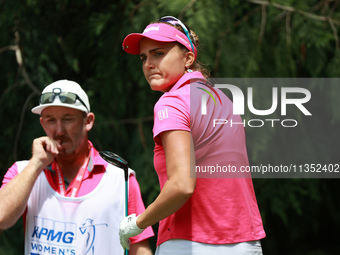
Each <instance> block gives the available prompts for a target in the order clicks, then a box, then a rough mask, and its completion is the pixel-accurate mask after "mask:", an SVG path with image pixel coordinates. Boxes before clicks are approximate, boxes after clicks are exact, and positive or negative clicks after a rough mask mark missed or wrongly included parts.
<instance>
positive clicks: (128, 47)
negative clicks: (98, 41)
mask: <svg viewBox="0 0 340 255" xmlns="http://www.w3.org/2000/svg"><path fill="white" fill-rule="evenodd" d="M144 37H146V38H149V39H151V40H155V41H159V42H179V43H180V44H182V45H184V46H185V47H186V48H187V49H188V50H189V51H192V52H194V53H195V58H197V50H196V47H195V45H193V47H194V49H193V50H192V48H191V44H190V42H189V39H188V37H187V36H186V35H185V34H183V33H182V32H181V31H179V30H178V29H177V28H175V27H173V26H171V25H168V24H165V23H153V24H150V25H148V26H147V27H146V28H145V29H144V31H143V33H132V34H129V35H127V36H126V37H125V39H124V41H123V45H122V46H123V50H125V51H126V52H127V53H129V54H134V55H138V54H139V53H140V48H139V43H140V40H141V39H142V38H144Z"/></svg>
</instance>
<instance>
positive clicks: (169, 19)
mask: <svg viewBox="0 0 340 255" xmlns="http://www.w3.org/2000/svg"><path fill="white" fill-rule="evenodd" d="M158 21H161V22H166V23H169V24H172V25H180V26H181V27H182V28H183V30H184V33H185V35H186V36H187V37H188V39H189V42H190V45H191V50H192V52H194V45H193V44H192V41H191V39H190V35H189V30H190V29H189V28H188V27H187V26H186V25H184V24H183V22H182V21H180V20H179V19H177V18H175V17H173V16H164V17H162V18H160V19H159V20H158ZM194 53H195V52H194Z"/></svg>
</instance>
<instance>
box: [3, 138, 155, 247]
mask: <svg viewBox="0 0 340 255" xmlns="http://www.w3.org/2000/svg"><path fill="white" fill-rule="evenodd" d="M89 145H90V147H91V150H90V155H91V157H90V161H89V164H88V167H87V171H85V174H84V176H83V181H82V183H81V186H80V188H79V192H78V195H77V197H81V196H84V195H86V194H88V193H90V192H91V191H92V190H94V188H96V187H97V185H98V184H99V182H100V180H101V178H102V177H103V174H104V173H105V171H106V167H107V165H108V163H107V162H106V161H105V160H104V159H103V158H102V157H101V156H100V155H99V152H98V151H97V150H96V149H95V148H94V147H93V145H92V143H91V142H90V141H89ZM52 165H53V164H52ZM122 171H123V170H122ZM44 174H45V175H46V178H47V180H48V182H49V184H50V185H51V187H52V188H53V189H54V190H55V191H57V192H58V189H57V177H56V175H55V174H52V172H51V171H50V170H47V169H44ZM16 175H18V169H17V164H16V163H14V164H13V165H12V166H11V167H10V168H9V169H8V171H7V173H6V174H5V177H4V179H3V182H2V186H1V188H3V187H4V186H5V185H6V184H7V183H8V182H9V181H11V180H12V179H13V178H14V177H15V176H16ZM73 184H74V181H72V182H71V183H70V185H69V187H68V188H67V190H66V196H68V195H69V194H70V193H71V191H72V186H73ZM110 197H112V194H108V199H109V198H110ZM128 199H129V202H128V213H129V215H130V214H132V213H136V214H137V215H139V214H141V213H142V212H144V211H145V206H144V203H143V200H142V197H141V192H140V188H139V184H138V182H137V179H136V177H135V176H134V175H130V177H129V198H128ZM23 216H24V219H25V215H23ZM122 218H123V216H122ZM152 236H154V233H153V230H152V228H151V227H149V228H147V229H145V230H144V231H143V232H142V233H141V234H140V235H138V236H135V237H131V238H130V240H131V243H137V242H140V241H142V240H145V239H147V238H149V237H152Z"/></svg>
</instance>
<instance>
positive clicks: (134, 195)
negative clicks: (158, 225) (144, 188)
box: [128, 175, 154, 244]
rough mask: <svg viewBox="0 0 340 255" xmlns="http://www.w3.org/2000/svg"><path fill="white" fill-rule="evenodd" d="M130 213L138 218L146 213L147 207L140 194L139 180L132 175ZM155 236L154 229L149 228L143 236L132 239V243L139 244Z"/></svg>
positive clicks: (130, 181)
mask: <svg viewBox="0 0 340 255" xmlns="http://www.w3.org/2000/svg"><path fill="white" fill-rule="evenodd" d="M128 206H129V208H128V213H129V215H130V214H133V213H135V214H136V215H137V216H138V215H139V214H141V213H142V212H144V211H145V206H144V203H143V200H142V195H141V192H140V188H139V185H138V182H137V179H136V177H135V176H134V175H130V178H129V202H128ZM152 236H154V232H153V230H152V227H151V226H150V227H147V228H146V229H145V230H144V231H143V232H142V233H141V234H139V235H137V236H134V237H131V238H130V241H131V243H132V244H133V243H138V242H140V241H143V240H145V239H148V238H150V237H152Z"/></svg>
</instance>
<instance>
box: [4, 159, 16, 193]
mask: <svg viewBox="0 0 340 255" xmlns="http://www.w3.org/2000/svg"><path fill="white" fill-rule="evenodd" d="M17 175H18V167H17V164H16V163H14V164H13V165H12V166H11V167H10V168H9V169H8V171H7V173H6V174H5V176H4V178H3V180H2V185H1V189H2V188H3V187H5V186H6V185H7V183H9V182H10V181H11V180H12V179H13V178H14V177H15V176H17Z"/></svg>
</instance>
